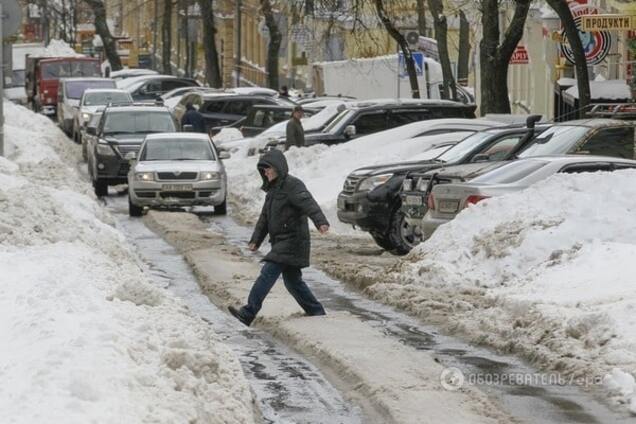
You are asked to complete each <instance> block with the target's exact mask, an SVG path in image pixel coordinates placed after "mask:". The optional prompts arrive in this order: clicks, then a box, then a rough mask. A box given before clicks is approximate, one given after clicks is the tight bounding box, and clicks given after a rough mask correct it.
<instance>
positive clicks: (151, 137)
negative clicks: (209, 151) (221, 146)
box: [146, 132, 210, 141]
mask: <svg viewBox="0 0 636 424" xmlns="http://www.w3.org/2000/svg"><path fill="white" fill-rule="evenodd" d="M175 138H182V139H183V138H187V139H190V140H205V141H210V136H209V135H207V134H204V133H195V132H168V133H157V134H148V135H147V136H146V140H163V139H175Z"/></svg>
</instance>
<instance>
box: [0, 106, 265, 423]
mask: <svg viewBox="0 0 636 424" xmlns="http://www.w3.org/2000/svg"><path fill="white" fill-rule="evenodd" d="M5 113H6V125H5V134H6V156H7V158H1V157H0V272H1V274H2V279H1V284H0V323H1V324H0V346H2V348H1V349H0V379H1V380H2V385H0V409H1V410H2V416H3V421H4V422H13V423H37V422H47V423H57V422H59V423H62V422H63V423H86V422H102V423H108V422H112V423H121V422H127V423H142V422H165V423H188V422H195V421H196V422H206V423H241V424H242V423H249V422H253V420H254V418H253V412H252V396H251V394H250V391H249V387H248V384H247V382H246V380H245V377H244V375H243V373H242V371H241V367H240V364H239V362H238V360H237V358H236V357H235V356H234V354H233V353H232V352H231V351H230V350H229V349H228V348H227V347H225V346H224V345H223V344H222V343H221V342H220V341H219V340H218V338H217V337H216V335H215V334H213V333H212V332H211V331H210V329H209V326H208V325H207V324H205V323H204V322H203V321H202V320H200V319H198V318H197V317H195V316H193V315H192V314H191V313H190V312H189V311H188V310H187V308H185V307H184V306H183V305H182V304H180V303H179V302H178V301H176V300H175V299H174V298H172V297H170V295H169V294H168V293H167V292H165V291H164V290H162V289H159V288H156V287H154V286H153V285H152V284H151V283H150V282H149V281H148V279H147V276H146V275H145V274H144V272H143V270H142V266H141V264H140V263H139V262H138V259H137V256H136V255H135V253H134V252H133V251H131V250H130V248H129V247H128V245H127V244H126V241H125V238H124V236H123V235H122V234H121V233H119V232H118V231H117V230H116V229H115V228H114V226H113V225H112V224H113V220H112V218H111V217H110V216H109V215H108V214H107V213H106V212H105V211H104V209H103V208H102V207H101V206H100V205H99V204H98V203H97V202H96V201H95V199H94V197H93V195H92V194H91V192H92V189H91V187H90V185H89V184H88V183H86V182H85V181H83V180H82V178H81V176H80V175H79V173H78V172H77V171H76V163H77V161H78V160H79V158H80V155H79V148H78V147H77V146H76V145H74V144H72V142H71V141H69V140H68V139H67V138H66V137H65V136H64V135H63V134H62V133H61V131H60V130H58V129H57V127H56V126H55V125H54V124H53V123H52V122H51V121H50V120H48V119H47V118H45V117H43V116H41V115H36V114H33V113H32V112H30V111H28V110H27V109H24V108H22V107H18V106H15V105H13V104H10V103H7V102H5Z"/></svg>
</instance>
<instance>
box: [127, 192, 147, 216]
mask: <svg viewBox="0 0 636 424" xmlns="http://www.w3.org/2000/svg"><path fill="white" fill-rule="evenodd" d="M143 211H144V208H142V207H141V206H137V205H135V204H134V203H133V202H132V199H131V198H130V195H129V196H128V215H130V216H141V214H142V213H143Z"/></svg>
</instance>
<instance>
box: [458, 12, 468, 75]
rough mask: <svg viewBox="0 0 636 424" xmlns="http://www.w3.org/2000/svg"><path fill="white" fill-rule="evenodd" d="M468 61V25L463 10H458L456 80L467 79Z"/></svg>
mask: <svg viewBox="0 0 636 424" xmlns="http://www.w3.org/2000/svg"><path fill="white" fill-rule="evenodd" d="M469 62H470V25H469V23H468V19H467V18H466V14H465V13H464V11H463V10H460V11H459V53H458V60H457V81H459V82H460V84H461V83H462V82H463V83H464V84H465V83H466V82H467V81H468V63H469Z"/></svg>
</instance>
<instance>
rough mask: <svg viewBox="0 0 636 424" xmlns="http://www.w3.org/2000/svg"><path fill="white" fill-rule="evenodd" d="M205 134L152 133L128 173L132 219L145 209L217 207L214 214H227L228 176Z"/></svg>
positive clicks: (132, 154)
mask: <svg viewBox="0 0 636 424" xmlns="http://www.w3.org/2000/svg"><path fill="white" fill-rule="evenodd" d="M228 157H229V155H227V153H224V154H219V153H218V152H217V151H216V148H215V147H214V144H213V143H212V141H211V140H210V137H209V136H208V135H206V134H200V133H199V134H197V133H163V134H151V135H148V136H147V137H146V140H145V141H144V143H143V144H142V146H141V149H140V151H139V154H138V155H137V153H136V152H129V153H128V154H127V155H126V159H127V160H131V161H133V164H132V166H131V167H130V171H129V172H128V205H129V209H128V210H129V214H130V216H140V215H141V214H142V211H143V208H144V207H181V206H195V205H203V206H214V213H215V214H218V215H225V213H226V211H227V206H226V205H227V203H226V196H227V176H226V173H225V168H224V166H223V162H222V159H224V158H228Z"/></svg>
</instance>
